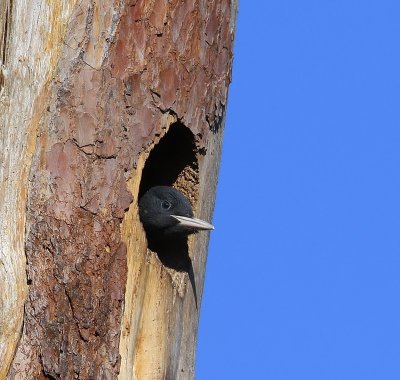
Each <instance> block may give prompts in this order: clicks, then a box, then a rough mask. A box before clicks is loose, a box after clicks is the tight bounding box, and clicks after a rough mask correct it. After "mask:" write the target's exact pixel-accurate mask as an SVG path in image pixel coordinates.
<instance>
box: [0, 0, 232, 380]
mask: <svg viewBox="0 0 400 380" xmlns="http://www.w3.org/2000/svg"><path fill="white" fill-rule="evenodd" d="M27 4H28V3H25V2H24V1H22V0H14V1H12V0H8V2H5V3H2V4H1V5H0V12H2V13H1V16H0V17H1V18H0V37H1V39H0V43H1V44H2V45H1V47H2V49H1V54H2V58H1V59H2V62H3V63H4V66H5V69H3V71H2V75H1V76H0V79H2V78H3V79H2V80H0V90H1V103H0V107H1V108H0V120H1V129H0V138H1V139H0V155H1V157H0V158H1V163H2V166H1V171H0V212H1V214H2V215H5V218H3V220H1V221H0V228H1V229H0V243H1V246H0V255H1V256H0V264H2V265H0V274H1V276H0V281H1V282H0V286H1V287H2V289H4V290H3V291H2V292H1V293H2V294H0V305H1V306H2V307H1V308H0V318H1V319H0V334H1V335H0V357H1V358H2V362H1V364H0V366H1V370H0V378H4V377H5V376H6V374H7V373H8V375H7V377H8V378H9V379H46V378H55V379H73V378H78V379H116V378H119V379H140V380H142V379H190V378H193V374H194V353H195V345H196V333H197V323H198V309H197V307H196V302H195V297H194V294H193V287H192V286H190V282H191V281H190V275H189V274H188V271H182V270H180V269H179V268H177V267H174V265H169V264H167V263H165V262H164V261H163V259H162V257H161V255H160V252H151V251H150V250H149V249H147V245H146V236H145V234H144V232H143V230H142V227H141V224H140V222H139V219H138V216H137V200H138V196H139V193H141V192H143V191H144V190H145V189H146V188H147V187H149V186H151V185H154V184H167V185H172V186H175V187H177V188H179V189H181V190H182V191H184V192H185V193H186V194H187V195H188V197H189V198H190V199H191V201H192V203H193V206H194V208H195V211H196V216H198V217H200V218H204V219H210V217H211V214H212V209H213V205H214V194H215V185H216V178H217V174H218V165H219V158H220V143H221V138H222V129H223V128H222V127H223V120H224V114H225V106H226V98H227V89H228V84H229V81H230V68H231V60H232V41H233V32H234V22H235V13H236V3H235V2H234V1H229V0H219V1H211V0H210V1H207V0H201V1H200V0H199V1H194V0H189V1H178V0H170V1H167V0H152V1H151V0H147V1H145V0H142V1H140V0H132V1H126V2H125V1H121V0H102V1H96V2H94V1H89V0H82V1H79V2H76V1H66V0H65V1H60V0H58V1H54V2H53V1H49V0H47V1H44V0H43V1H41V0H37V1H35V2H33V3H29V6H28V5H27ZM31 4H32V5H31ZM157 168H160V170H157ZM207 244H208V235H207V234H205V233H202V234H199V235H196V236H194V237H191V238H190V239H189V244H188V247H187V248H185V249H186V250H187V252H186V253H187V254H188V255H189V256H190V257H191V261H192V264H193V271H194V283H195V288H196V290H197V297H198V299H199V300H200V299H201V293H202V286H203V279H204V270H205V262H206V251H207ZM25 271H26V272H25ZM25 273H26V277H25ZM26 293H27V294H28V296H27V297H25V294H26ZM24 301H25V310H24V309H23V306H24ZM22 320H23V321H24V327H23V331H21V324H22ZM19 336H21V338H20V340H19V341H18V338H19Z"/></svg>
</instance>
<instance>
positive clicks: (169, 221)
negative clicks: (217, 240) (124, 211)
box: [139, 186, 214, 240]
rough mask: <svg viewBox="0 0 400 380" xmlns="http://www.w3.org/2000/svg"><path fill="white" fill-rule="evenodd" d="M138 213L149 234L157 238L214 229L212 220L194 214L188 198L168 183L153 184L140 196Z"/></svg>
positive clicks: (180, 235) (174, 236)
mask: <svg viewBox="0 0 400 380" xmlns="http://www.w3.org/2000/svg"><path fill="white" fill-rule="evenodd" d="M139 216H140V220H141V222H142V224H143V227H144V229H145V231H146V234H147V235H148V236H149V235H150V236H151V237H152V238H153V239H157V240H164V239H167V240H169V239H171V238H179V237H185V236H187V235H190V234H192V233H195V232H197V231H200V230H213V229H214V226H212V225H211V224H210V223H207V222H205V221H204V220H200V219H197V218H194V217H193V210H192V206H191V204H190V202H189V200H188V199H187V198H186V197H185V196H184V195H183V194H182V193H181V192H180V191H178V190H176V189H174V188H173V187H168V186H155V187H152V188H150V189H149V190H148V191H147V192H146V193H145V194H144V195H143V196H142V197H141V198H140V200H139Z"/></svg>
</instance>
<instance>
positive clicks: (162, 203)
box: [161, 201, 171, 210]
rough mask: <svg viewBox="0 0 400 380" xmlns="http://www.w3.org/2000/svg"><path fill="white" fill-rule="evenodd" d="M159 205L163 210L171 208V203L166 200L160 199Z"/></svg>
mask: <svg viewBox="0 0 400 380" xmlns="http://www.w3.org/2000/svg"><path fill="white" fill-rule="evenodd" d="M161 207H162V208H163V209H164V210H169V209H170V208H171V203H170V202H168V201H162V202H161Z"/></svg>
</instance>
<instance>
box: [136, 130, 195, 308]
mask: <svg viewBox="0 0 400 380" xmlns="http://www.w3.org/2000/svg"><path fill="white" fill-rule="evenodd" d="M197 153H198V150H197V147H196V144H195V138H194V135H193V133H192V132H191V131H190V129H189V128H187V127H185V125H183V124H182V123H180V122H177V123H174V124H172V125H171V126H170V128H169V130H168V132H167V133H166V134H165V136H163V138H162V139H161V140H160V141H159V143H158V144H157V145H156V146H155V147H154V148H153V150H152V151H151V152H150V154H149V157H148V158H147V160H146V163H145V166H144V169H143V172H142V179H141V182H140V187H139V199H140V198H141V197H142V196H143V194H144V193H145V192H146V191H147V190H149V189H150V188H151V187H153V186H160V185H162V186H172V187H175V188H176V189H178V190H179V191H181V192H182V193H184V195H185V196H186V197H187V198H188V199H189V200H190V201H191V203H192V206H195V204H196V201H197V193H198V163H197V158H196V154H197ZM146 236H147V243H148V247H149V249H151V250H152V251H153V252H155V253H156V254H157V255H158V258H159V259H160V261H161V263H162V264H163V265H164V266H166V267H168V268H172V269H174V270H176V271H180V272H187V273H188V275H189V280H190V283H191V285H192V288H193V293H194V295H195V300H196V304H197V295H196V286H195V282H194V273H193V266H192V261H191V258H190V256H189V249H188V241H187V239H188V238H187V237H185V236H182V237H178V238H174V239H171V240H162V241H160V240H158V239H157V237H155V236H152V235H151V233H148V232H147V233H146Z"/></svg>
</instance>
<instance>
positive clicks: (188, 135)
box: [139, 122, 198, 199]
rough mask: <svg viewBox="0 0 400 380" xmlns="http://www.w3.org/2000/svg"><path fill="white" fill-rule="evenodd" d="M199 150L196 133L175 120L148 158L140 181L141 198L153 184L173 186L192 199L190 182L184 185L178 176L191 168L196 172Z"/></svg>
mask: <svg viewBox="0 0 400 380" xmlns="http://www.w3.org/2000/svg"><path fill="white" fill-rule="evenodd" d="M196 152H197V148H196V144H195V141H194V135H193V133H192V132H191V131H190V129H189V128H187V127H185V126H184V125H183V124H182V123H179V122H177V123H174V124H172V125H171V126H170V128H169V130H168V132H167V133H166V135H165V136H164V137H163V138H162V139H161V140H160V142H159V143H158V144H157V145H156V146H155V147H154V148H153V150H152V151H151V152H150V155H149V157H148V158H147V161H146V164H145V166H144V169H143V173H142V179H141V182H140V188H139V198H140V197H141V196H142V195H143V194H144V193H145V192H146V191H147V190H149V189H150V188H151V187H153V186H159V185H162V186H174V187H176V188H178V189H179V190H181V191H183V192H184V193H185V195H186V196H189V197H190V198H192V199H193V197H194V196H195V194H190V193H191V192H193V190H191V186H189V187H188V186H186V187H185V184H184V183H181V182H182V181H178V180H179V177H181V176H183V175H184V174H185V170H186V171H188V169H189V170H190V169H191V170H192V171H193V172H195V173H196V175H197V172H198V165H197V158H196ZM178 182H179V183H178ZM183 182H184V181H183ZM195 182H197V178H196V179H195ZM188 192H189V194H188Z"/></svg>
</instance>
